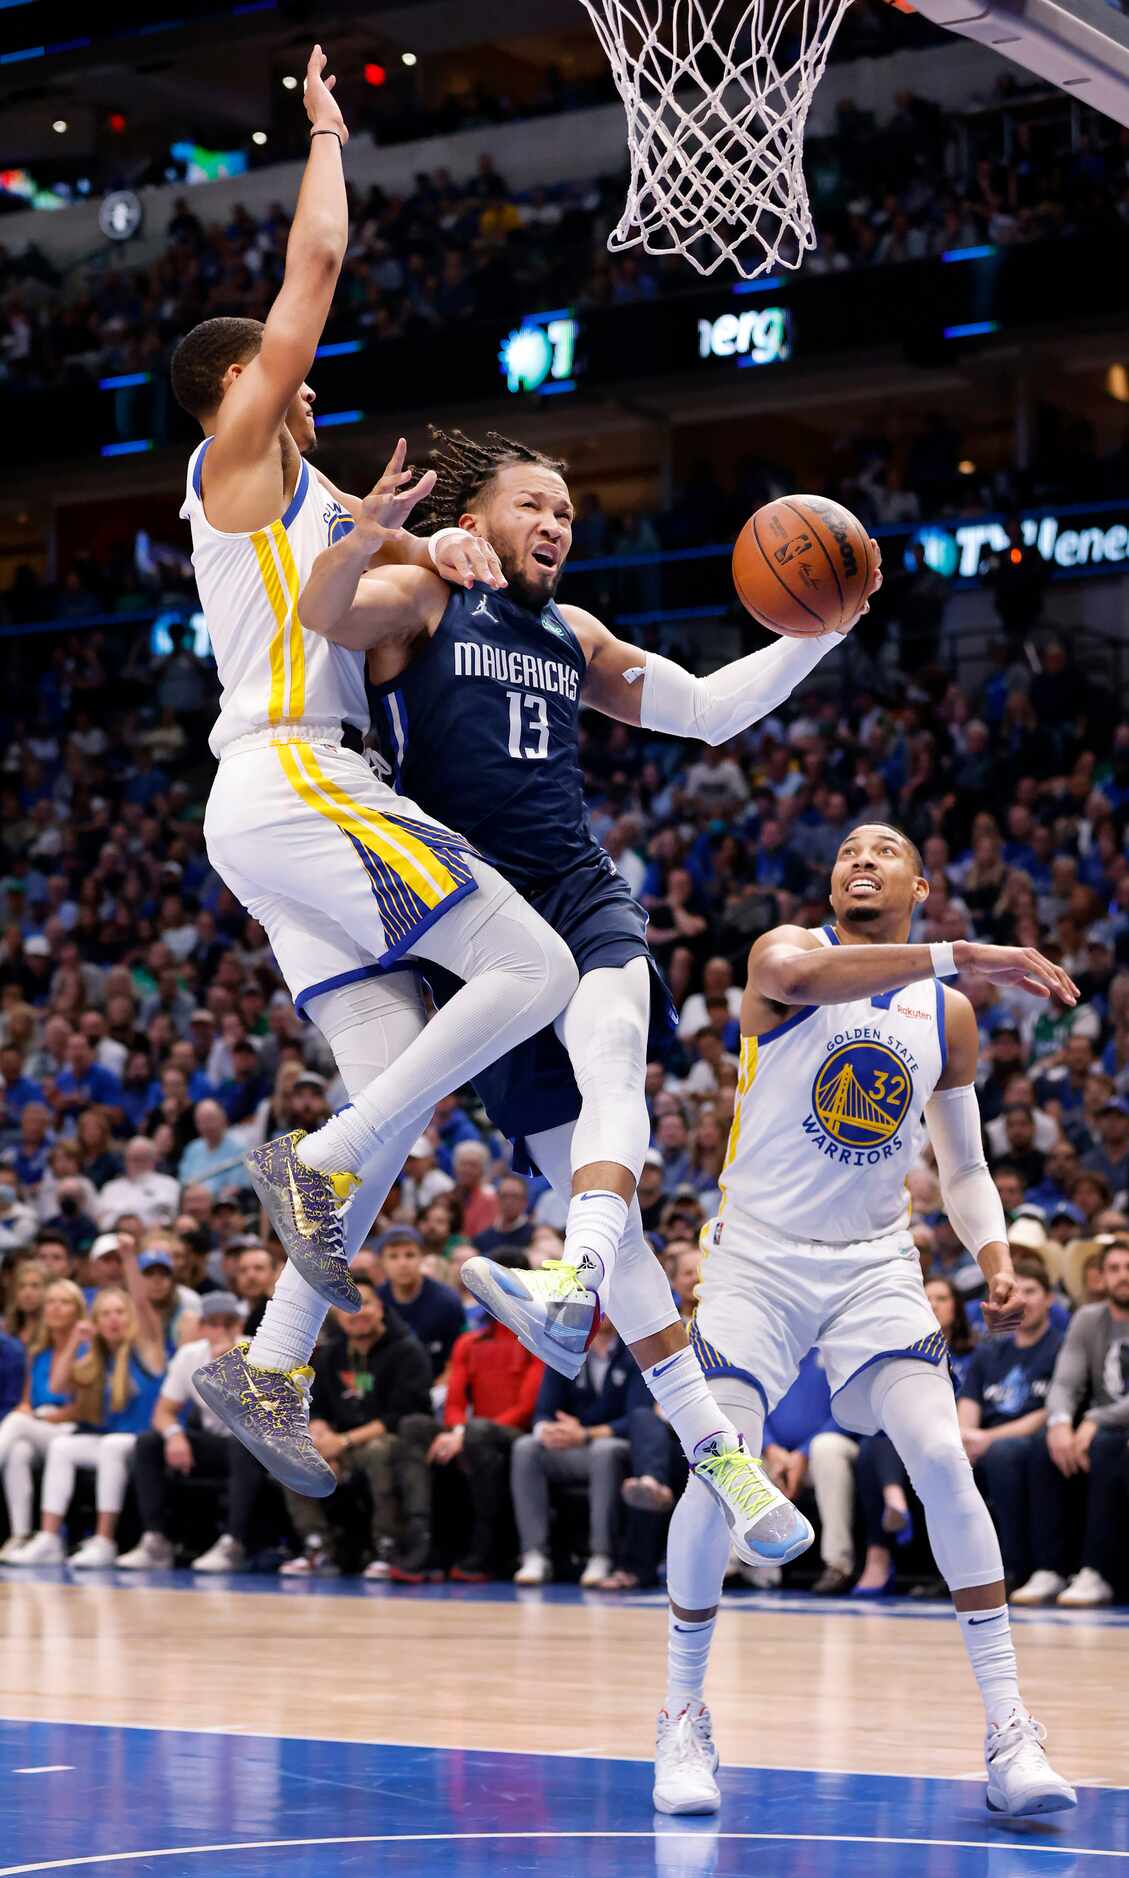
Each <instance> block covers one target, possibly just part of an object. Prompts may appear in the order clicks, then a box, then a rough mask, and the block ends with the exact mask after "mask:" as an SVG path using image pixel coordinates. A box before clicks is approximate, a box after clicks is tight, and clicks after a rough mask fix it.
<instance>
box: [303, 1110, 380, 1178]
mask: <svg viewBox="0 0 1129 1878" xmlns="http://www.w3.org/2000/svg"><path fill="white" fill-rule="evenodd" d="M376 1147H377V1144H376V1143H375V1142H374V1140H373V1133H372V1129H371V1128H370V1127H369V1125H368V1123H367V1122H365V1121H363V1120H362V1119H361V1117H360V1115H359V1114H358V1113H357V1110H356V1109H355V1108H354V1106H353V1104H352V1103H351V1102H350V1103H349V1104H348V1105H347V1106H346V1107H345V1108H343V1109H339V1110H338V1112H337V1114H336V1115H331V1116H330V1118H329V1120H328V1121H327V1122H323V1124H322V1126H321V1127H320V1128H315V1130H314V1132H313V1134H312V1135H305V1136H304V1137H303V1139H302V1140H301V1141H300V1142H299V1143H298V1159H299V1160H300V1161H302V1162H304V1163H305V1165H306V1166H307V1167H316V1168H319V1169H320V1171H321V1172H322V1173H323V1174H340V1173H351V1174H355V1173H357V1172H358V1171H359V1169H360V1168H361V1166H362V1164H363V1163H364V1162H365V1161H366V1160H368V1159H369V1158H370V1156H371V1155H372V1154H373V1152H374V1149H375V1148H376Z"/></svg>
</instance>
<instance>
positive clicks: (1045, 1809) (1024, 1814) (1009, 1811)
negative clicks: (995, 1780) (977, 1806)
mask: <svg viewBox="0 0 1129 1878" xmlns="http://www.w3.org/2000/svg"><path fill="white" fill-rule="evenodd" d="M985 1797H986V1799H987V1803H988V1811H989V1812H990V1813H1001V1814H1002V1815H1003V1816H1004V1818H1005V1819H1034V1818H1035V1817H1036V1816H1037V1815H1038V1814H1040V1813H1068V1812H1070V1811H1071V1810H1072V1808H1074V1807H1076V1806H1077V1804H1078V1795H1077V1794H1076V1793H1075V1791H1074V1789H1073V1787H1070V1788H1068V1789H1067V1790H1066V1792H1061V1791H1060V1790H1059V1789H1058V1788H1055V1789H1054V1791H1053V1792H1050V1793H1036V1794H1033V1795H1032V1796H1031V1797H1030V1798H1029V1799H1026V1800H1024V1802H1023V1804H1022V1806H1010V1807H1009V1806H1006V1805H1004V1804H1003V1802H1002V1800H1001V1801H1000V1803H999V1804H997V1802H996V1801H995V1800H993V1798H992V1790H991V1788H990V1787H989V1789H988V1792H987V1795H986V1796H985Z"/></svg>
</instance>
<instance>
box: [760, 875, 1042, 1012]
mask: <svg viewBox="0 0 1129 1878" xmlns="http://www.w3.org/2000/svg"><path fill="white" fill-rule="evenodd" d="M860 891H861V889H860ZM958 972H971V973H976V974H977V975H978V976H979V977H981V978H989V979H991V980H992V981H993V982H994V983H996V984H1003V985H1018V986H1019V987H1021V989H1022V990H1024V991H1029V992H1030V993H1031V994H1032V996H1033V997H1036V998H1049V997H1052V996H1054V997H1057V998H1060V999H1061V1000H1062V1002H1063V1003H1064V1004H1067V1005H1074V1004H1077V1002H1078V987H1077V985H1076V984H1075V983H1074V981H1073V979H1071V978H1068V977H1067V975H1066V973H1065V972H1064V971H1062V970H1061V969H1060V968H1059V966H1057V965H1052V963H1051V961H1050V959H1045V958H1044V957H1043V955H1042V953H1041V952H1036V951H1035V949H1034V947H1033V946H991V945H979V944H977V943H975V942H974V941H972V940H968V939H958V940H956V941H955V942H954V943H953V944H952V945H948V944H939V945H839V946H824V945H820V944H819V942H818V941H817V940H815V937H814V935H813V934H812V933H810V932H808V931H807V930H806V929H805V928H804V927H802V926H777V927H776V928H775V930H774V931H772V932H767V933H765V934H764V935H763V936H762V937H761V938H760V939H758V940H757V942H756V944H755V946H754V947H753V949H752V951H751V952H750V954H749V985H750V988H751V989H752V990H754V991H756V992H758V993H759V994H760V996H761V997H762V998H769V999H771V1000H772V1001H773V1002H774V1003H777V1004H849V1003H850V1002H851V1000H852V999H853V998H873V997H877V996H879V995H880V994H881V993H882V992H884V991H898V990H900V989H901V987H902V986H903V985H908V984H912V983H914V981H915V980H917V979H921V978H952V977H953V976H955V974H956V973H958Z"/></svg>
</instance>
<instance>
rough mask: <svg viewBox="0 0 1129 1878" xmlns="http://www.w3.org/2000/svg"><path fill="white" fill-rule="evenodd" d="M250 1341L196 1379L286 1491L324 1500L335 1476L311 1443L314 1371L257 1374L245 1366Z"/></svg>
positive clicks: (212, 1404) (262, 1371)
mask: <svg viewBox="0 0 1129 1878" xmlns="http://www.w3.org/2000/svg"><path fill="white" fill-rule="evenodd" d="M250 1348H251V1345H250V1344H249V1343H248V1342H247V1340H246V1338H244V1340H243V1341H242V1342H241V1343H237V1344H235V1346H234V1348H232V1349H230V1350H226V1351H225V1352H224V1354H223V1355H222V1356H217V1357H216V1358H215V1360H214V1362H211V1363H205V1365H204V1367H203V1369H198V1370H197V1371H196V1373H195V1375H194V1376H193V1378H192V1381H193V1383H194V1384H195V1387H196V1388H197V1389H198V1390H199V1393H200V1395H201V1396H202V1397H203V1399H204V1401H205V1402H206V1403H207V1404H208V1407H209V1408H210V1409H211V1410H212V1411H213V1413H214V1414H216V1415H218V1416H219V1418H220V1420H221V1422H223V1423H224V1425H225V1426H226V1427H228V1428H230V1430H231V1432H232V1434H233V1435H235V1436H236V1438H237V1439H238V1440H239V1441H242V1443H243V1446H244V1447H245V1448H246V1449H247V1450H248V1452H249V1453H251V1454H253V1455H254V1456H255V1459H256V1460H257V1461H260V1462H261V1463H262V1465H263V1466H264V1467H265V1468H266V1470H267V1472H268V1474H273V1475H274V1477H275V1479H276V1480H280V1481H281V1482H282V1484H283V1486H284V1487H292V1488H293V1490H294V1492H295V1493H304V1494H305V1495H306V1496H307V1498H308V1499H311V1500H324V1499H325V1498H326V1497H327V1496H328V1495H329V1494H331V1493H332V1492H333V1491H334V1489H335V1488H336V1486H337V1475H336V1474H335V1473H334V1471H333V1469H332V1467H330V1465H329V1463H328V1461H323V1460H322V1457H321V1455H320V1454H319V1453H318V1451H317V1449H316V1448H315V1446H314V1444H313V1442H312V1441H311V1440H310V1383H311V1382H312V1380H313V1374H314V1372H313V1370H312V1369H309V1368H306V1367H303V1368H301V1369H291V1370H284V1369H259V1368H257V1367H256V1366H255V1365H254V1364H253V1363H249V1362H248V1361H247V1352H248V1350H249V1349H250Z"/></svg>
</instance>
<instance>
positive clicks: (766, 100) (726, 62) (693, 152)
mask: <svg viewBox="0 0 1129 1878" xmlns="http://www.w3.org/2000/svg"><path fill="white" fill-rule="evenodd" d="M580 4H581V5H582V6H583V7H584V9H585V11H586V12H587V14H588V15H589V17H590V19H591V21H592V24H593V25H594V27H595V28H596V32H597V34H598V35H599V38H600V41H601V43H602V45H603V48H604V51H605V52H606V53H607V56H608V60H609V62H610V64H611V68H612V73H613V76H614V78H615V82H616V88H617V90H618V91H619V95H620V97H621V98H622V99H623V105H624V110H625V111H626V113H627V147H628V154H629V156H630V160H631V178H630V182H629V184H628V190H627V202H626V204H625V206H624V211H623V214H622V216H621V217H620V220H619V223H618V225H617V226H616V228H615V229H613V231H612V233H611V235H610V236H609V238H608V247H609V248H610V249H611V250H612V252H613V253H616V252H619V251H620V250H622V249H625V248H633V247H638V246H642V247H643V248H644V250H645V251H646V252H647V253H648V254H680V255H683V256H684V257H685V259H686V260H688V261H690V262H691V263H692V264H693V266H694V267H696V268H697V269H698V272H699V273H701V274H712V273H713V271H714V269H715V268H717V267H719V266H720V265H721V263H722V262H723V261H727V260H728V261H731V262H732V263H733V265H734V266H735V268H736V269H737V271H738V273H740V274H742V275H744V277H745V279H746V280H753V279H755V278H756V276H757V275H759V274H765V273H769V272H771V271H772V269H773V268H776V267H798V266H799V265H800V262H801V260H802V259H803V256H804V254H805V253H806V252H807V251H808V250H809V249H811V248H813V247H814V246H815V231H814V229H813V227H812V219H811V210H810V208H809V205H808V192H807V184H806V183H805V181H804V172H803V144H804V125H805V123H806V121H807V114H808V109H809V107H810V105H811V100H812V95H813V93H814V91H815V88H816V85H817V84H818V83H819V80H820V78H821V77H822V75H823V68H824V66H825V64H826V63H827V54H828V51H829V50H830V46H831V41H832V40H833V39H834V37H835V33H836V31H837V30H838V27H839V22H840V21H841V19H842V17H843V15H844V13H845V12H846V10H847V7H848V6H849V5H850V0H580Z"/></svg>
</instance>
